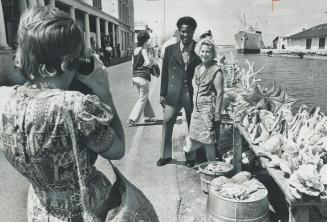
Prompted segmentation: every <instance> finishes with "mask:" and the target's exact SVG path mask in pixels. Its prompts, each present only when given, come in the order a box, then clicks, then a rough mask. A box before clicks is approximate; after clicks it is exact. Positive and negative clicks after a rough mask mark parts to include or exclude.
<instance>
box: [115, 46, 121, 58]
mask: <svg viewBox="0 0 327 222" xmlns="http://www.w3.org/2000/svg"><path fill="white" fill-rule="evenodd" d="M116 52H117V58H120V56H121V52H120V44H119V43H118V44H117V46H116Z"/></svg>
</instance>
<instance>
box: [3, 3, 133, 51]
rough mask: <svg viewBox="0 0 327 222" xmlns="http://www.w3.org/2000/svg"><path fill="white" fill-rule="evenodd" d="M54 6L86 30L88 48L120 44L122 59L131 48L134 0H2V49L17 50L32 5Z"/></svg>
mask: <svg viewBox="0 0 327 222" xmlns="http://www.w3.org/2000/svg"><path fill="white" fill-rule="evenodd" d="M49 4H50V5H53V6H55V7H57V8H59V9H60V10H63V11H65V12H67V13H68V14H69V15H70V16H71V17H72V18H73V19H74V20H75V21H76V22H77V23H78V24H79V26H80V27H81V29H82V30H83V31H84V37H85V46H86V47H87V48H94V49H96V48H102V47H103V45H104V43H105V42H109V43H110V44H111V45H113V46H117V45H118V44H119V45H120V50H121V54H122V56H123V55H124V53H125V51H126V50H127V49H128V48H130V47H132V45H133V36H134V22H133V21H134V8H133V0H1V1H0V31H1V33H5V35H0V49H2V50H10V49H15V47H16V44H17V43H16V33H17V28H18V23H19V17H20V15H21V14H22V13H23V12H24V11H25V10H26V9H27V8H28V7H33V6H36V5H38V6H45V5H49Z"/></svg>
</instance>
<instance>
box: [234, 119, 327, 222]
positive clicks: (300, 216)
mask: <svg viewBox="0 0 327 222" xmlns="http://www.w3.org/2000/svg"><path fill="white" fill-rule="evenodd" d="M233 137H234V138H233V140H234V142H233V145H234V146H233V149H234V156H236V157H237V158H236V159H234V167H235V169H236V170H237V171H236V172H239V171H240V170H241V169H240V168H239V167H240V165H241V160H242V159H240V158H242V140H243V139H245V140H246V141H247V143H248V144H249V147H250V148H251V149H252V150H253V151H254V153H255V154H256V155H258V153H259V150H260V147H259V146H257V145H253V144H252V143H251V141H250V140H249V137H248V133H247V132H246V130H245V128H244V127H243V126H241V124H240V123H234V124H233ZM239 157H240V158H239ZM235 160H236V161H237V162H238V161H239V163H235V162H236V161H235ZM260 161H261V163H262V166H263V167H264V168H266V170H267V171H268V173H269V174H270V176H271V177H272V178H273V179H274V181H275V182H276V183H277V185H278V186H279V188H280V189H281V190H282V192H283V193H284V196H285V199H286V201H287V203H288V206H289V222H309V216H310V207H309V206H324V207H327V198H320V199H315V198H313V199H308V200H298V199H295V198H294V197H293V195H292V194H291V192H290V190H289V179H288V178H285V177H284V173H283V172H282V171H281V170H278V169H275V168H271V167H267V164H268V162H269V160H268V159H266V158H260Z"/></svg>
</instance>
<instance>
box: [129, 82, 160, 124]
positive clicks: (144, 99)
mask: <svg viewBox="0 0 327 222" xmlns="http://www.w3.org/2000/svg"><path fill="white" fill-rule="evenodd" d="M133 85H135V86H136V88H137V90H138V92H139V98H138V100H137V101H136V103H135V105H134V107H133V109H132V112H131V114H130V115H129V119H130V120H134V121H135V122H137V121H138V120H139V119H140V117H141V116H142V114H143V113H144V118H154V117H155V114H154V112H153V109H152V106H151V104H150V101H149V98H148V94H149V88H150V81H149V80H147V79H144V78H142V77H134V78H133Z"/></svg>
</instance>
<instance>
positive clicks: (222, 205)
mask: <svg viewBox="0 0 327 222" xmlns="http://www.w3.org/2000/svg"><path fill="white" fill-rule="evenodd" d="M206 222H270V219H269V201H268V191H267V189H259V190H258V191H256V192H254V193H252V194H251V195H250V197H249V198H248V199H246V200H234V199H228V198H225V197H222V196H220V195H218V193H217V191H215V190H214V189H213V188H210V191H209V195H208V200H207V209H206Z"/></svg>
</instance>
